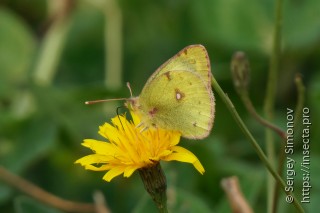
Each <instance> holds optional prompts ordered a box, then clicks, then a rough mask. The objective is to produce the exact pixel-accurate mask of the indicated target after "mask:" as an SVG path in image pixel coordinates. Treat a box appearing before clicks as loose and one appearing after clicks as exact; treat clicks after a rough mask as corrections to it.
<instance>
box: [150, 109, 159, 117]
mask: <svg viewBox="0 0 320 213" xmlns="http://www.w3.org/2000/svg"><path fill="white" fill-rule="evenodd" d="M157 112H158V109H157V108H156V107H153V108H152V109H151V110H150V111H149V115H151V117H153V116H154V115H155V114H156V113H157Z"/></svg>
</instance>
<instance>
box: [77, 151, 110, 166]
mask: <svg viewBox="0 0 320 213" xmlns="http://www.w3.org/2000/svg"><path fill="white" fill-rule="evenodd" d="M110 158H112V156H106V155H97V154H92V155H87V156H84V157H82V158H80V159H78V160H77V161H76V162H75V163H80V164H81V165H82V166H84V165H90V164H94V163H105V162H107V161H109V160H110Z"/></svg>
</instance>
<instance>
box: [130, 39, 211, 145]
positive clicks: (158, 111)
mask: <svg viewBox="0 0 320 213" xmlns="http://www.w3.org/2000/svg"><path fill="white" fill-rule="evenodd" d="M125 100H126V104H125V105H126V106H127V107H128V108H129V109H130V110H132V111H133V112H134V113H136V114H137V115H138V116H139V117H140V119H141V123H140V124H139V126H142V129H148V128H162V129H167V130H175V131H179V132H180V133H181V135H182V136H183V137H185V138H189V139H202V138H205V137H207V136H208V135H209V133H210V132H211V129H212V126H213V120H214V113H215V100H214V95H213V92H212V89H211V67H210V60H209V56H208V53H207V50H206V49H205V47H204V46H202V45H190V46H187V47H185V48H183V49H182V50H181V51H180V52H178V53H177V54H176V55H174V56H173V57H172V58H170V59H169V60H168V61H166V62H165V63H164V64H163V65H161V66H160V67H159V68H158V69H157V70H156V71H155V72H154V73H153V74H152V75H151V77H150V78H149V79H148V81H147V83H146V84H145V86H144V87H143V89H142V91H141V93H140V95H139V96H138V97H131V98H127V99H125Z"/></svg>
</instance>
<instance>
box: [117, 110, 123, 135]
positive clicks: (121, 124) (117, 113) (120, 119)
mask: <svg viewBox="0 0 320 213" xmlns="http://www.w3.org/2000/svg"><path fill="white" fill-rule="evenodd" d="M122 107H123V106H118V107H117V116H118V119H119V121H120V124H121V126H122V129H123V130H124V127H123V124H122V122H121V119H120V115H119V109H120V108H122Z"/></svg>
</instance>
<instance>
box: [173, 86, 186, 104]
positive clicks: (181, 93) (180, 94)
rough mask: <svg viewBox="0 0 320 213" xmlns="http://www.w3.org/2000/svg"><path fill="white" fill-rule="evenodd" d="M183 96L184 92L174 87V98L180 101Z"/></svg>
mask: <svg viewBox="0 0 320 213" xmlns="http://www.w3.org/2000/svg"><path fill="white" fill-rule="evenodd" d="M184 97H185V94H184V93H183V92H182V91H180V90H179V89H178V88H176V89H175V98H176V100H177V101H181V100H182V99H183V98H184Z"/></svg>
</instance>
